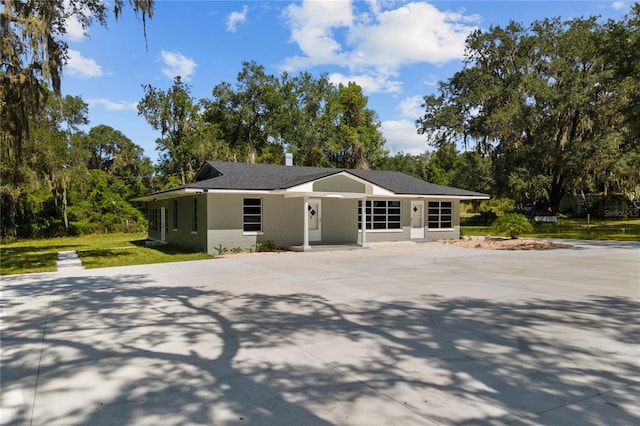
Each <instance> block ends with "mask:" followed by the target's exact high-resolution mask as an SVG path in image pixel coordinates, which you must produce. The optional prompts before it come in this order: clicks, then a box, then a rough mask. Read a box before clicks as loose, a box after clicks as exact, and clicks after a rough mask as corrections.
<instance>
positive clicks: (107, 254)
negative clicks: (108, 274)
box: [0, 233, 212, 275]
mask: <svg viewBox="0 0 640 426" xmlns="http://www.w3.org/2000/svg"><path fill="white" fill-rule="evenodd" d="M145 239H146V234H145V233H139V234H124V233H121V234H104V235H102V234H99V235H83V236H80V237H63V238H50V239H38V240H18V241H15V242H11V243H7V244H4V243H3V244H0V275H8V274H23V273H28V272H49V271H55V270H56V262H57V258H58V252H59V251H65V250H76V251H77V252H78V255H79V256H80V259H81V260H82V263H83V265H84V267H85V268H102V267H108V266H125V265H140V264H148V263H163V262H178V261H182V260H199V259H211V258H212V256H209V255H208V254H206V253H203V252H188V251H185V250H184V249H177V248H175V247H171V246H157V247H147V246H146V245H145V244H144V242H145Z"/></svg>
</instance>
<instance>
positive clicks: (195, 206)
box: [191, 198, 198, 232]
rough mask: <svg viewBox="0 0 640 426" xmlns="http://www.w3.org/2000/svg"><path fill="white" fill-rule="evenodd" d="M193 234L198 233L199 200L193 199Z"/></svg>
mask: <svg viewBox="0 0 640 426" xmlns="http://www.w3.org/2000/svg"><path fill="white" fill-rule="evenodd" d="M191 232H198V199H197V198H194V199H193V215H192V217H191Z"/></svg>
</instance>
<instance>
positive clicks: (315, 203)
mask: <svg viewBox="0 0 640 426" xmlns="http://www.w3.org/2000/svg"><path fill="white" fill-rule="evenodd" d="M307 214H308V215H309V241H320V240H322V231H321V228H322V203H321V200H320V199H319V198H309V207H308V208H307Z"/></svg>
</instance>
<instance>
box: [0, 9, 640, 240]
mask: <svg viewBox="0 0 640 426" xmlns="http://www.w3.org/2000/svg"><path fill="white" fill-rule="evenodd" d="M45 3H47V2H35V1H34V2H29V1H27V2H20V3H17V4H18V6H17V9H15V8H14V9H15V10H14V11H16V10H17V12H16V13H15V16H14V17H13V18H12V19H13V21H11V25H5V24H6V22H7V18H6V16H5V15H8V13H7V9H5V11H4V12H3V22H2V34H3V36H4V35H7V34H9V35H10V36H11V37H7V38H6V40H7V41H8V42H7V43H3V44H2V68H0V80H1V83H2V85H1V86H0V89H1V92H0V97H1V99H2V114H1V115H2V122H1V123H0V125H1V128H0V130H1V134H0V138H1V139H0V141H1V143H2V149H1V152H0V155H1V157H0V160H1V164H0V178H1V182H0V196H1V201H2V209H1V210H2V211H1V219H2V227H1V233H2V236H3V237H6V236H21V237H27V236H49V235H63V234H69V233H83V232H99V231H102V232H105V231H113V230H134V229H143V228H144V226H145V218H144V215H143V214H142V213H141V211H140V210H138V209H137V208H134V207H132V206H131V204H130V203H129V202H128V200H129V199H130V198H132V197H135V196H136V195H140V194H142V193H146V192H149V191H153V190H159V189H164V188H168V187H172V186H175V185H179V184H184V183H186V182H189V181H190V180H191V179H192V178H193V176H194V174H195V172H196V171H197V169H198V167H199V166H200V165H201V164H202V163H203V162H204V161H205V160H227V161H246V162H261V163H276V164H279V163H281V162H282V158H283V154H284V153H285V152H291V153H293V154H294V157H295V162H296V165H307V166H328V167H345V168H375V169H386V170H399V171H403V172H405V173H408V174H411V175H413V176H416V177H418V178H420V179H424V180H427V181H430V182H433V183H437V184H443V185H453V186H457V187H461V188H465V189H470V190H475V191H480V192H485V193H489V194H491V195H492V196H499V197H510V198H512V199H514V200H518V201H520V202H524V201H530V202H540V203H543V204H544V205H545V206H546V207H549V208H550V209H551V210H553V211H556V210H557V208H558V205H559V201H560V199H561V198H562V196H563V195H564V194H567V193H579V194H580V193H581V194H586V193H589V192H623V193H625V194H627V195H628V196H629V197H630V198H633V197H635V196H637V195H635V194H637V193H638V192H639V190H640V187H639V186H640V172H639V170H640V142H639V140H640V112H639V111H640V105H639V100H640V84H639V83H640V82H639V78H640V77H639V76H640V59H639V57H638V55H637V54H636V52H638V51H640V35H639V31H638V30H639V28H638V26H639V22H640V5H638V4H636V5H634V6H633V8H632V10H631V13H630V14H629V15H628V16H626V17H625V18H623V19H622V20H620V21H607V22H600V21H599V20H598V19H596V18H587V19H574V20H571V21H564V22H563V21H561V20H560V19H548V20H544V21H537V22H533V23H532V24H531V25H529V26H526V27H525V26H524V25H523V24H519V23H515V22H512V23H510V24H509V25H508V26H507V27H505V28H501V27H491V28H490V29H489V30H487V31H480V30H478V31H476V32H474V33H473V34H471V35H470V36H469V37H468V39H467V50H466V54H465V65H464V67H463V69H462V70H460V71H459V72H457V73H455V74H454V76H452V77H451V78H450V79H448V80H447V81H444V82H441V83H440V84H439V90H438V93H437V94H436V95H429V96H425V98H424V104H423V107H424V115H423V116H421V117H419V118H418V119H417V121H416V125H417V131H418V132H419V133H421V134H424V135H425V148H426V147H427V145H426V143H429V144H431V147H432V150H430V151H427V150H425V152H424V153H422V154H420V155H410V154H405V153H402V152H400V153H395V154H393V155H391V154H389V152H387V151H386V150H385V148H384V144H385V141H384V138H383V136H382V134H381V131H380V126H381V124H380V122H379V120H378V117H377V115H376V113H375V111H373V110H371V109H370V108H368V107H367V98H366V96H364V95H363V93H362V89H361V88H360V86H358V85H357V84H354V83H349V84H347V85H344V84H338V85H335V84H332V83H331V82H330V81H329V79H328V76H327V75H324V74H322V75H320V76H313V75H312V74H310V73H308V72H301V73H299V74H297V75H292V74H289V73H282V74H281V75H280V76H274V75H271V74H268V73H267V72H266V71H265V68H264V67H263V66H261V65H259V64H257V63H255V62H244V63H243V64H242V67H241V70H240V72H239V73H238V75H237V78H236V80H235V81H234V82H221V83H219V84H217V85H215V86H214V87H213V88H212V91H211V94H210V96H209V97H207V98H203V99H199V100H198V99H195V98H194V97H193V96H192V94H191V87H190V86H189V85H187V84H185V83H184V82H183V81H182V80H181V78H180V77H176V78H175V80H174V81H173V84H172V85H171V86H170V87H169V88H168V89H162V88H157V87H154V86H152V85H143V86H142V99H141V100H140V102H139V104H138V112H139V114H140V115H142V116H144V118H145V119H146V120H147V122H148V123H149V125H150V126H152V127H153V128H154V129H156V130H157V131H158V132H159V133H160V137H159V138H158V139H157V141H156V147H157V150H158V152H159V159H158V163H157V164H156V165H155V166H154V165H152V164H151V161H150V160H149V159H148V158H147V157H145V156H144V154H143V150H142V148H141V147H140V146H138V145H136V144H135V143H134V142H133V141H131V140H129V139H128V138H127V137H126V136H125V135H123V134H122V133H121V132H119V131H118V130H116V129H113V128H111V127H108V126H104V125H100V126H96V127H93V128H91V129H90V130H88V131H86V132H85V131H82V130H80V129H82V128H86V126H87V125H88V120H87V105H86V104H85V103H84V101H83V100H82V99H81V98H80V97H74V96H66V97H62V96H61V94H60V92H59V74H60V73H61V66H60V63H62V62H61V61H63V58H62V59H61V57H60V55H59V54H58V56H57V59H56V58H53V59H51V58H49V59H51V61H52V62H51V63H49V64H48V65H47V66H46V67H45V68H46V69H48V70H49V71H48V74H46V73H44V72H42V69H43V68H42V63H28V59H25V57H26V58H29V59H30V60H32V61H36V60H37V59H38V58H41V57H42V55H40V56H38V55H35V54H32V55H23V54H16V52H17V51H19V50H20V51H21V52H24V51H25V50H26V49H28V48H29V46H31V45H30V44H29V40H26V39H25V36H24V32H23V33H19V32H18V31H17V30H16V28H18V27H19V24H20V22H21V21H20V19H23V20H24V19H25V16H29V14H32V15H34V16H40V15H43V16H49V15H47V14H46V13H45V12H47V13H48V12H51V10H53V11H54V12H55V11H58V12H59V11H60V10H59V9H56V7H62V6H61V5H62V2H51V3H47V5H45ZM80 3H83V2H82V1H80V2H79V4H80ZM129 3H130V4H131V5H132V6H134V10H135V11H136V12H138V13H141V14H142V15H143V17H144V16H146V17H151V14H152V6H153V2H152V1H130V2H129ZM12 4H13V3H12ZM91 4H93V3H91ZM116 6H117V7H120V8H122V1H118V2H116ZM21 7H22V8H23V9H21ZM47 7H50V8H51V7H52V8H53V9H51V10H49V9H48V10H47V11H42V10H38V8H47ZM136 7H138V8H136ZM29 8H31V9H29ZM34 11H36V12H38V13H34ZM98 12H101V13H102V15H100V14H98ZM98 12H96V14H95V15H91V16H96V17H100V16H102V17H103V18H104V10H103V9H101V11H98ZM78 13H79V12H78ZM39 14H40V15H39ZM61 16H62V15H61ZM64 16H67V17H68V15H64ZM43 19H44V18H43ZM60 19H62V18H60ZM95 19H98V18H95ZM98 20H100V19H98ZM53 22H54V21H50V22H49V23H48V24H47V23H46V22H45V24H44V26H45V27H46V25H50V26H51V25H54V24H53ZM55 22H59V21H55ZM84 24H86V25H90V24H91V21H87V22H85V23H84ZM28 28H31V27H30V26H29V27H28ZM59 32H60V29H59V28H58V33H59ZM55 33H56V32H55V31H53V30H51V31H50V32H49V35H48V36H49V37H50V38H52V37H53V35H55ZM31 37H35V40H43V39H42V38H41V37H40V38H38V34H32V35H31ZM52 39H53V38H52ZM44 40H49V39H47V38H46V37H45V39H44ZM49 41H50V40H49ZM54 41H55V40H54ZM61 43H62V42H61ZM36 44H37V43H36ZM61 46H62V47H60V46H58V47H60V48H61V49H62V48H63V47H64V45H61ZM36 47H37V48H38V49H40V51H39V52H40V53H42V52H45V53H46V54H48V55H52V53H51V52H54V53H55V50H51V49H48V48H47V45H46V43H45V45H42V46H39V47H38V46H36ZM12 49H13V50H12ZM62 50H64V49H62ZM47 52H48V53H47ZM58 53H59V52H58ZM43 54H44V53H43ZM45 56H46V55H45ZM53 56H55V54H53ZM56 61H57V62H56ZM36 62H37V61H36ZM47 67H48V68H47ZM56 73H57V74H56ZM25 82H27V83H25ZM23 84H27V86H23ZM460 148H464V150H463V151H460Z"/></svg>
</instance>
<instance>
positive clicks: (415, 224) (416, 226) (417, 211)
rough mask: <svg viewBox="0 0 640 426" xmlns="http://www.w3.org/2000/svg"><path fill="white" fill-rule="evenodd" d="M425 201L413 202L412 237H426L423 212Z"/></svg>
mask: <svg viewBox="0 0 640 426" xmlns="http://www.w3.org/2000/svg"><path fill="white" fill-rule="evenodd" d="M423 207H424V202H422V201H412V202H411V238H415V239H422V238H424V215H423V213H422V210H423Z"/></svg>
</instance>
